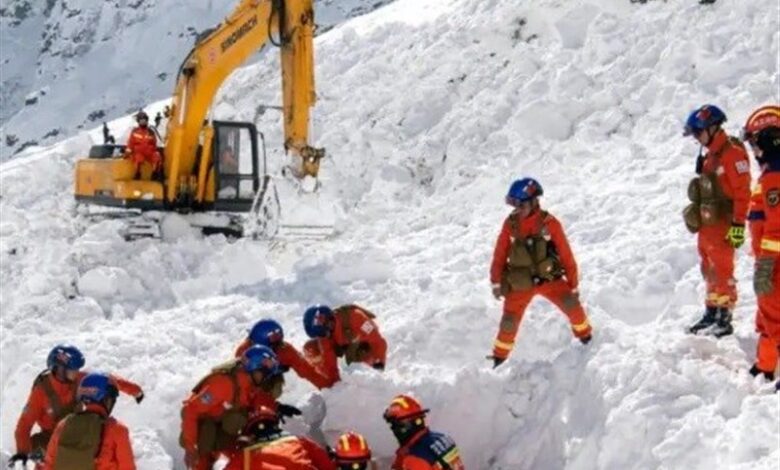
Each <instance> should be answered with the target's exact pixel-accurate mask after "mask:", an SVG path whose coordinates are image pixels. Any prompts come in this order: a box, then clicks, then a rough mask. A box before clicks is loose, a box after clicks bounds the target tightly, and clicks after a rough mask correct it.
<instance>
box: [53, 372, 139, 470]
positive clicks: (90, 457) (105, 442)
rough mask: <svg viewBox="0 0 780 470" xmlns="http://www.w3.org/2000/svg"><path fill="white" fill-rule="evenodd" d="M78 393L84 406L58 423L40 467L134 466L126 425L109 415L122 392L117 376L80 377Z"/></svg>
mask: <svg viewBox="0 0 780 470" xmlns="http://www.w3.org/2000/svg"><path fill="white" fill-rule="evenodd" d="M77 395H78V400H79V402H80V403H81V404H82V406H83V408H82V409H80V410H79V411H77V412H75V413H73V414H70V415H68V416H67V417H65V419H63V420H62V421H60V423H59V424H58V425H57V428H56V429H55V430H54V435H52V438H51V442H49V446H48V448H47V449H46V460H45V461H44V463H43V465H42V466H41V468H40V469H39V470H55V469H57V468H92V469H95V470H135V459H134V457H133V448H132V446H131V445H130V434H129V432H128V430H127V427H126V426H125V425H124V424H122V423H120V422H119V421H117V420H116V419H115V418H112V417H111V416H110V415H111V411H112V410H113V409H114V405H115V404H116V400H117V396H118V395H119V390H118V384H117V382H116V380H114V378H113V377H111V376H109V375H106V374H100V373H92V374H89V375H87V376H85V377H84V378H83V379H82V380H81V383H80V384H79V387H78V392H77Z"/></svg>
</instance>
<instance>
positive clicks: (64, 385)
mask: <svg viewBox="0 0 780 470" xmlns="http://www.w3.org/2000/svg"><path fill="white" fill-rule="evenodd" d="M85 375H87V372H79V373H78V376H77V377H76V380H74V381H73V382H61V381H59V380H57V379H55V378H54V376H53V375H52V374H51V373H48V372H44V373H43V374H42V375H41V376H40V377H41V379H40V380H41V381H43V380H45V381H48V383H49V384H50V385H51V388H52V390H53V391H54V393H55V394H56V396H57V398H58V400H59V407H60V408H69V407H72V406H73V404H74V403H75V402H76V388H77V387H78V384H79V382H81V379H83V378H84V376H85ZM111 377H112V378H113V379H114V380H115V381H116V383H117V386H118V387H119V391H121V392H122V393H124V394H126V395H130V396H132V397H137V396H138V395H140V394H141V393H143V390H141V387H139V386H138V385H136V384H134V383H133V382H130V381H128V380H125V379H123V378H121V377H117V376H115V375H112V376H111ZM64 417H65V416H55V407H54V406H52V404H51V402H50V401H49V397H48V396H47V394H46V391H45V390H44V386H43V384H42V383H41V382H38V383H36V384H35V385H33V388H32V390H31V391H30V396H29V397H28V398H27V404H26V405H25V406H24V409H23V410H22V414H21V416H19V421H17V423H16V433H15V437H16V451H17V452H21V453H24V454H29V453H30V452H32V451H33V450H35V449H33V448H32V441H31V439H30V432H31V431H32V428H33V426H34V425H36V424H37V425H38V427H39V428H41V432H44V433H51V432H52V431H54V428H55V427H56V426H57V423H58V421H59V420H60V419H62V418H64Z"/></svg>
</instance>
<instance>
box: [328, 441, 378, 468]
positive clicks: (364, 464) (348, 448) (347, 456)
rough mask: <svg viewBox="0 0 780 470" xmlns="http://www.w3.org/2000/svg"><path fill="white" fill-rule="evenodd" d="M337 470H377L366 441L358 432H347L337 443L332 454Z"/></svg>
mask: <svg viewBox="0 0 780 470" xmlns="http://www.w3.org/2000/svg"><path fill="white" fill-rule="evenodd" d="M332 457H333V462H334V463H335V464H336V467H335V468H336V469H337V470H375V469H376V465H374V463H373V462H372V461H371V449H370V448H369V447H368V443H367V442H366V439H365V438H364V437H363V436H361V435H360V434H358V433H356V432H346V433H344V434H342V435H341V436H339V439H338V441H336V449H335V450H333V453H332Z"/></svg>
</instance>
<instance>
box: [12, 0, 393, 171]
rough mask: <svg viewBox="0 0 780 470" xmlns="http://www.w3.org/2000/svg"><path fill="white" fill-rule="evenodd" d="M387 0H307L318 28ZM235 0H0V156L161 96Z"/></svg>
mask: <svg viewBox="0 0 780 470" xmlns="http://www.w3.org/2000/svg"><path fill="white" fill-rule="evenodd" d="M390 1H392V0H315V9H316V15H317V23H318V24H319V25H320V29H319V32H322V31H325V30H328V29H330V28H332V27H333V26H334V25H336V24H338V23H340V22H341V21H343V20H344V19H346V18H350V17H354V16H358V15H361V14H364V13H367V12H369V11H372V10H374V9H376V8H378V7H381V6H383V5H385V4H387V3H389V2H390ZM237 4H238V0H202V1H198V2H192V1H189V0H3V2H2V4H0V45H1V46H0V78H1V79H2V86H0V99H1V100H2V101H1V104H2V105H1V106H0V134H2V142H0V159H3V160H5V159H8V158H10V157H12V156H13V155H14V154H16V153H18V152H19V151H20V150H22V149H24V148H25V147H27V146H30V145H34V144H39V145H42V144H46V143H51V142H54V141H58V140H61V139H62V138H63V137H66V136H69V135H71V134H73V133H74V131H76V130H79V129H84V128H90V127H93V126H95V125H96V124H97V123H99V122H100V121H101V120H105V119H111V118H114V117H117V116H120V115H123V114H127V113H129V112H132V111H133V110H136V109H138V108H139V107H140V106H143V105H144V104H146V103H149V102H152V101H156V100H159V99H162V98H165V97H166V96H167V95H168V94H169V93H170V92H171V90H172V89H173V85H174V83H173V81H174V80H175V73H176V68H177V67H178V65H179V63H180V62H181V60H182V59H183V57H184V56H185V54H186V53H187V50H188V49H189V48H190V47H191V46H192V43H193V40H194V38H195V36H196V35H197V34H198V32H199V31H202V30H203V29H205V28H207V27H211V26H213V25H214V24H215V23H217V22H219V21H220V20H221V19H222V18H224V17H225V16H226V15H227V14H228V13H229V12H230V11H231V10H232V9H233V8H234V7H235V5H237Z"/></svg>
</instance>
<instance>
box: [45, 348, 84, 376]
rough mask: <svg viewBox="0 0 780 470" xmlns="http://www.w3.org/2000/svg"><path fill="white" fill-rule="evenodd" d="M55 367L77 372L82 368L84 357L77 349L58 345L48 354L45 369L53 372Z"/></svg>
mask: <svg viewBox="0 0 780 470" xmlns="http://www.w3.org/2000/svg"><path fill="white" fill-rule="evenodd" d="M56 366H61V367H64V368H65V369H69V370H79V369H81V368H82V367H84V355H83V354H81V351H79V348H77V347H76V346H72V345H70V344H58V345H57V346H54V348H53V349H52V350H51V351H50V352H49V357H47V358H46V367H48V368H49V370H54V368H55V367H56Z"/></svg>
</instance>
